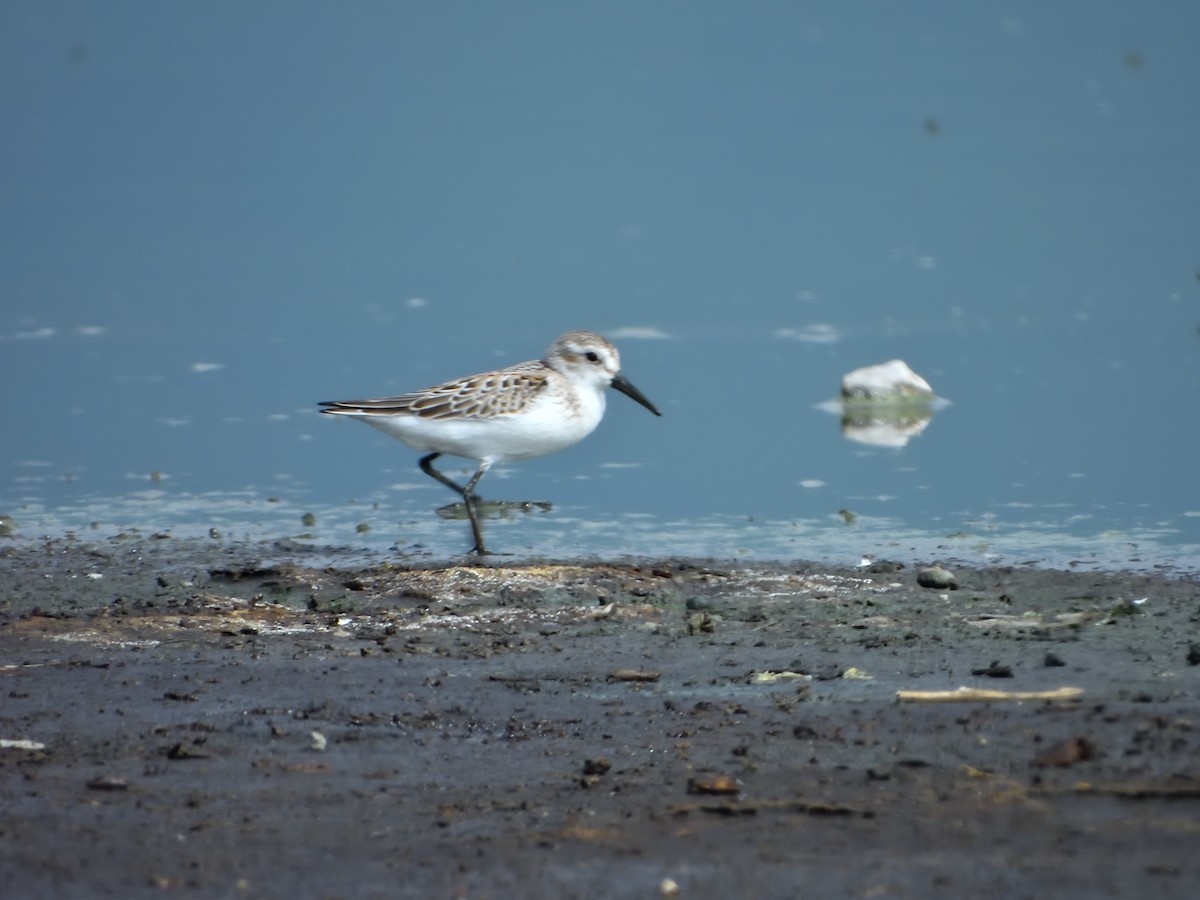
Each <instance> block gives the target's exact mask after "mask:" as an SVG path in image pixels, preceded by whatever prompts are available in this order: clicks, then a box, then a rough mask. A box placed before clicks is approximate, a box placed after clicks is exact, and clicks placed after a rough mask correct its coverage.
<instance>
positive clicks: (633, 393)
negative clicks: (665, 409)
mask: <svg viewBox="0 0 1200 900" xmlns="http://www.w3.org/2000/svg"><path fill="white" fill-rule="evenodd" d="M612 386H613V387H615V388H616V389H617V390H618V391H620V392H621V393H622V394H624V395H625V396H626V397H632V398H633V399H634V400H636V401H637V402H638V403H640V404H642V406H644V407H646V409H648V410H650V412H652V413H654V414H655V415H656V416H661V415H662V413H660V412H659V411H658V407H656V406H655V405H654V404H653V403H651V402H650V401H649V400H647V399H646V395H645V394H643V393H642V392H641V391H639V390H638V389H637V388H635V387H634V386H633V385H632V384H630V382H629V379H628V378H626V377H625V376H624V375H614V376H613V380H612Z"/></svg>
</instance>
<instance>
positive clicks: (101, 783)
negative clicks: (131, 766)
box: [87, 775, 129, 791]
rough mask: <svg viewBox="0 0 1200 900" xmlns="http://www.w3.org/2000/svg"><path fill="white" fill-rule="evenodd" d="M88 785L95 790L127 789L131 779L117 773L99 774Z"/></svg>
mask: <svg viewBox="0 0 1200 900" xmlns="http://www.w3.org/2000/svg"><path fill="white" fill-rule="evenodd" d="M87 786H88V789H89V790H93V791H127V790H129V781H128V780H127V779H124V778H121V777H120V776H117V775H98V776H96V777H95V778H92V779H91V780H89V781H88V783H87Z"/></svg>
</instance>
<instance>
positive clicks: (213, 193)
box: [0, 2, 1200, 569]
mask: <svg viewBox="0 0 1200 900" xmlns="http://www.w3.org/2000/svg"><path fill="white" fill-rule="evenodd" d="M1198 43H1200V7H1198V6H1196V4H1195V3H1192V2H1179V3H1169V2H1164V3H1159V4H1155V5H1154V7H1153V10H1152V11H1149V8H1144V7H1143V8H1139V7H1137V6H1136V5H1134V4H1121V3H1095V2H1087V3H1085V2H1060V3H1055V4H1045V3H1039V2H1028V3H1022V2H1017V3H1007V4H1004V5H1003V7H1002V8H1001V7H992V6H990V5H977V4H963V3H955V2H943V3H932V2H930V3H921V2H913V3H905V4H884V3H879V4H874V5H859V4H855V5H853V6H847V5H845V4H838V3H824V4H822V3H809V4H792V3H774V4H772V3H759V4H754V5H753V6H752V7H744V6H739V5H736V4H728V3H716V2H712V3H708V2H679V3H670V2H663V3H655V4H649V5H647V4H633V3H628V4H623V3H604V4H599V3H597V4H561V3H551V2H545V3H543V2H531V3H517V4H504V5H482V4H480V5H454V4H450V5H447V4H440V3H415V4H414V3H410V4H404V5H397V4H386V3H379V4H371V3H356V4H353V5H350V6H346V7H336V8H335V7H333V6H325V5H317V4H311V5H302V4H293V3H279V4H270V3H257V4H251V5H245V4H235V3H226V4H221V3H209V4H201V5H175V4H172V5H168V4H159V3H151V2H144V3H109V4H103V5H96V4H91V3H84V2H79V3H67V2H60V3H53V2H50V3H39V4H7V5H5V6H4V8H3V9H0V116H2V117H3V121H4V122H5V123H6V128H5V132H6V137H5V140H4V141H3V142H0V197H2V199H3V208H4V212H5V214H4V215H3V216H2V217H0V241H2V246H3V259H4V263H3V265H2V266H0V296H2V297H3V304H2V305H0V378H2V379H3V383H4V384H5V385H7V386H8V400H9V405H10V409H9V416H8V427H7V428H5V429H4V430H3V431H0V513H7V514H9V515H11V516H13V517H14V518H15V519H16V521H17V523H18V525H19V527H20V531H21V533H22V534H25V535H31V536H32V535H36V534H44V533H51V534H53V533H61V532H62V531H64V530H67V529H77V528H80V527H88V528H89V531H91V532H93V533H96V534H99V535H108V534H111V533H115V531H117V530H119V529H128V528H136V529H141V530H144V531H147V532H151V531H155V530H169V531H171V532H172V533H205V532H207V530H208V529H209V528H210V527H218V528H220V529H222V533H223V534H231V535H232V534H253V535H255V536H263V537H268V538H269V537H289V536H293V535H296V534H300V533H305V534H308V535H311V538H312V540H314V541H316V542H320V543H324V544H328V545H333V546H345V547H377V548H380V549H385V548H387V547H389V546H391V544H392V543H393V542H398V543H399V544H400V546H402V547H412V546H413V545H420V546H421V547H422V548H424V549H425V550H426V551H427V552H429V553H431V554H433V555H447V554H451V553H455V552H458V551H460V550H462V549H465V548H466V547H467V546H468V544H469V542H468V531H467V527H466V524H465V523H464V522H461V521H445V520H443V519H441V518H439V517H438V516H437V515H436V514H435V512H434V510H435V508H436V507H438V506H441V505H442V504H445V503H448V502H450V501H451V500H452V499H454V498H453V496H452V495H451V494H450V493H449V492H448V491H446V490H445V489H444V488H441V487H440V486H438V485H437V484H435V483H433V482H432V481H430V480H429V479H428V478H426V477H425V476H423V475H422V474H421V473H420V472H419V471H418V470H417V468H416V458H417V454H416V453H414V452H412V451H410V450H408V449H407V448H406V447H404V446H403V445H402V444H400V443H399V442H396V441H394V440H391V439H388V438H387V437H385V436H383V435H381V434H378V433H376V432H374V431H373V430H371V429H368V428H366V427H364V426H362V425H360V424H358V423H348V422H337V421H327V419H328V418H329V417H318V416H317V415H316V412H315V405H314V404H315V402H316V401H318V400H326V399H338V398H343V397H358V396H370V395H381V394H387V393H392V392H400V391H403V390H408V389H413V388H418V387H423V386H426V385H429V384H432V383H435V382H438V381H441V380H444V379H446V378H450V377H456V376H461V375H465V374H469V373H472V372H476V371H479V370H481V369H485V368H489V367H492V366H494V365H498V364H506V363H510V362H516V361H519V360H523V359H529V358H535V357H537V356H539V355H540V354H541V353H542V351H543V350H544V349H545V347H546V346H547V345H548V344H549V343H550V341H551V340H552V339H553V338H554V337H556V336H557V335H558V334H559V333H560V332H562V331H566V330H569V329H573V328H586V329H592V330H597V331H600V332H603V333H606V334H608V335H609V336H611V337H613V338H614V340H615V341H616V343H617V344H618V346H619V347H620V348H621V350H622V358H623V363H624V368H625V373H626V374H627V375H628V377H629V378H630V379H631V380H632V381H633V382H634V383H635V384H636V385H637V386H638V387H639V388H640V389H641V390H642V391H643V392H645V393H646V394H647V395H648V396H649V397H650V398H651V399H652V400H653V401H654V402H655V403H656V404H658V406H659V407H660V408H661V409H662V410H663V412H664V417H663V418H661V419H656V418H654V417H653V416H650V415H649V414H648V413H646V411H645V410H643V409H641V408H640V407H638V406H637V405H636V404H633V403H631V402H629V401H628V400H627V399H626V398H624V397H621V396H620V395H618V394H615V393H614V394H613V395H612V396H611V398H610V401H609V413H608V415H607V417H606V419H605V421H604V423H603V424H602V426H601V427H600V429H599V430H598V431H597V432H596V433H595V434H593V435H592V436H591V437H590V438H589V439H588V440H587V441H585V442H584V443H582V444H580V445H578V446H577V447H575V448H572V449H571V450H569V451H566V452H564V453H562V454H559V455H557V456H552V457H546V458H544V459H541V460H535V461H531V462H528V463H524V464H521V465H519V466H515V467H513V468H511V469H509V470H505V471H501V472H498V473H493V474H490V475H489V476H488V478H487V479H486V480H485V481H484V483H483V488H484V491H483V492H484V494H485V496H488V497H496V498H503V499H513V500H517V499H529V500H549V501H552V502H553V503H554V510H553V511H552V512H551V513H549V514H535V515H528V516H515V517H513V518H510V519H505V520H502V521H497V522H494V523H491V527H490V535H491V539H490V543H491V544H493V546H494V547H495V548H496V549H507V550H513V551H515V552H518V553H520V552H528V551H531V550H532V551H543V552H552V553H565V554H577V555H594V554H609V553H639V552H646V553H704V554H716V555H719V556H731V555H744V556H757V557H766V558H772V557H783V558H791V557H797V556H807V557H822V556H827V557H836V558H849V557H852V556H854V555H856V554H860V553H876V554H879V555H900V556H907V555H910V554H911V555H923V554H929V555H934V554H940V555H951V554H953V555H957V556H961V557H974V558H993V557H999V558H1003V559H1016V560H1020V559H1024V558H1039V559H1050V560H1056V561H1065V560H1070V559H1073V558H1083V559H1088V560H1092V561H1094V562H1098V563H1099V564H1121V563H1123V562H1125V561H1129V560H1133V561H1135V562H1140V563H1143V564H1156V563H1166V564H1172V565H1178V566H1182V567H1184V568H1193V569H1195V568H1200V495H1198V492H1197V487H1198V481H1200V479H1198V478H1197V474H1196V473H1197V463H1196V459H1197V446H1198V445H1200V415H1198V404H1197V396H1198V394H1200V333H1198V330H1197V329H1198V326H1200V282H1198V272H1200V249H1198V245H1197V237H1198V236H1200V203H1198V202H1197V200H1198V198H1200V116H1198V115H1197V114H1196V111H1197V110H1196V99H1195V95H1196V86H1197V85H1198V84H1200V54H1197V53H1196V52H1195V47H1196V46H1197V45H1198ZM893 358H903V359H905V360H906V361H907V362H908V363H909V364H910V365H911V366H912V367H913V368H914V369H915V370H916V371H917V372H919V373H920V374H921V375H923V376H924V377H925V378H926V379H928V380H929V381H930V382H931V383H932V385H933V387H934V389H935V390H936V391H937V393H938V394H939V395H940V396H942V397H944V398H947V399H948V400H949V401H951V402H950V404H949V405H948V406H946V407H945V408H943V409H941V410H940V411H938V412H937V413H936V414H935V415H934V417H933V419H932V421H930V422H929V423H928V424H927V425H926V427H925V428H924V430H922V431H921V432H920V433H919V434H918V435H917V436H915V437H913V438H912V439H911V440H910V441H909V442H908V443H907V444H906V445H905V446H903V447H899V448H895V447H893V448H885V447H878V446H871V445H867V444H863V443H859V442H856V441H854V440H850V439H847V438H846V437H844V436H843V434H842V428H841V422H840V420H839V418H838V417H837V416H834V415H831V414H829V413H828V412H825V411H823V410H822V409H820V408H819V407H820V404H822V403H823V402H824V401H827V400H829V399H831V398H833V397H835V396H836V394H837V391H838V385H839V380H840V378H841V376H842V374H843V373H845V372H846V371H848V370H850V369H854V368H857V367H859V366H863V365H868V364H873V363H879V362H884V361H887V360H889V359H893ZM152 473H154V474H153V476H152ZM843 509H846V510H850V511H852V512H853V513H855V514H856V515H857V516H858V518H857V519H856V520H855V521H854V522H853V523H851V524H847V523H846V522H845V521H844V519H843V517H842V516H841V515H839V510H843ZM306 512H311V513H313V514H314V515H315V516H316V525H315V526H313V527H306V526H304V525H303V524H302V522H301V517H302V515H303V514H304V513H306ZM92 523H96V524H95V527H94V528H93V527H90V526H91V524H92ZM360 525H365V526H369V529H370V530H369V531H361V530H357V528H356V526H360Z"/></svg>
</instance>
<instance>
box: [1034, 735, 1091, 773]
mask: <svg viewBox="0 0 1200 900" xmlns="http://www.w3.org/2000/svg"><path fill="white" fill-rule="evenodd" d="M1095 757H1096V746H1095V744H1093V743H1092V742H1091V741H1089V740H1088V739H1087V738H1081V737H1073V738H1067V740H1065V741H1061V742H1059V743H1057V744H1055V745H1054V746H1053V747H1050V748H1049V749H1047V750H1043V751H1042V752H1041V753H1039V754H1038V755H1037V756H1035V757H1034V758H1033V764H1034V765H1035V766H1041V767H1043V768H1044V767H1046V766H1058V767H1060V768H1065V767H1066V766H1073V765H1074V764H1075V763H1077V762H1085V761H1087V760H1089V759H1095Z"/></svg>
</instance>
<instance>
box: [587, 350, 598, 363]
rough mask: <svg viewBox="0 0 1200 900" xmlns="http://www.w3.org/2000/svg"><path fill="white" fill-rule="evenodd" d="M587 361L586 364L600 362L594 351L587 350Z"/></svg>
mask: <svg viewBox="0 0 1200 900" xmlns="http://www.w3.org/2000/svg"><path fill="white" fill-rule="evenodd" d="M587 360H588V362H600V357H599V356H598V355H597V354H596V351H595V350H589V351H588V352H587Z"/></svg>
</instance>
